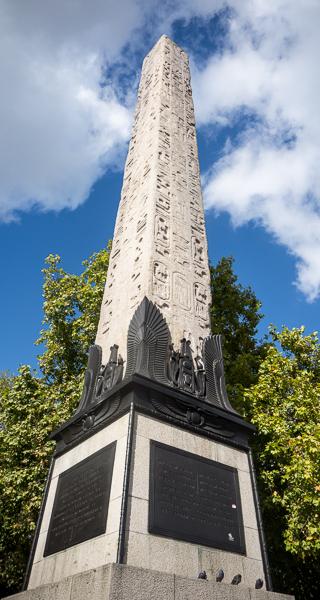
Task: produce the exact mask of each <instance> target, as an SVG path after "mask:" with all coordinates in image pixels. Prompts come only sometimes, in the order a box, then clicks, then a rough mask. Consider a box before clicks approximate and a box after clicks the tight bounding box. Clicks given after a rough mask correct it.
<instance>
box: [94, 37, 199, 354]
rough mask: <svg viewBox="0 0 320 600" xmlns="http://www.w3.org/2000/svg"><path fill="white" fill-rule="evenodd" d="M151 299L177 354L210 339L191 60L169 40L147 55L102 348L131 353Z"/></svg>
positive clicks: (109, 283) (106, 297)
mask: <svg viewBox="0 0 320 600" xmlns="http://www.w3.org/2000/svg"><path fill="white" fill-rule="evenodd" d="M144 296H147V297H148V298H149V300H151V301H152V302H154V303H155V304H156V305H157V306H158V307H159V309H160V310H161V312H162V314H163V316H164V317H165V318H166V320H167V323H168V326H169V329H170V331H171V334H172V338H173V341H174V344H175V347H176V349H178V348H179V343H180V340H181V338H183V337H185V338H187V339H190V340H191V342H192V348H193V350H194V352H196V350H197V347H198V346H199V343H200V344H201V340H202V339H203V338H204V337H205V336H206V335H208V334H209V311H208V308H209V304H210V288H209V268H208V256H207V240H206V233H205V225H204V213H203V204H202V195H201V186H200V175H199V163H198V148H197V140H196V131H195V119H194V110H193V102H192V94H191V85H190V71H189V65H188V57H187V55H186V54H185V52H183V50H181V48H179V47H178V46H176V44H174V43H173V42H172V41H171V40H170V39H169V38H168V37H166V36H162V37H161V38H160V40H159V41H158V43H157V44H156V45H155V46H154V48H153V49H152V50H151V52H150V53H149V54H148V55H147V56H146V58H145V60H144V63H143V69H142V75H141V81H140V87H139V93H138V102H137V108H136V114H135V121H134V125H133V131H132V138H131V142H130V146H129V152H128V157H127V162H126V166H125V172H124V180H123V187H122V193H121V201H120V205H119V211H118V216H117V221H116V226H115V232H114V242H113V247H112V255H111V258H110V265H109V270H108V280H107V283H106V288H105V293H104V298H103V302H102V307H101V315H100V322H99V327H98V333H97V338H96V343H97V344H99V345H100V346H101V347H102V351H103V361H104V362H106V361H107V359H108V355H109V347H110V346H111V345H113V344H117V345H118V346H119V352H120V353H121V354H122V356H125V354H126V343H127V332H128V326H129V322H130V320H131V317H132V315H133V313H134V312H135V310H136V308H137V307H138V305H139V304H140V302H141V301H142V300H143V298H144Z"/></svg>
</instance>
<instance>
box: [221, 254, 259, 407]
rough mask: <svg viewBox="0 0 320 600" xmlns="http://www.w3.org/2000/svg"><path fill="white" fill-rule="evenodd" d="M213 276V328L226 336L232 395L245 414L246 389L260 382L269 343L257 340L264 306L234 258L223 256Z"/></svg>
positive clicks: (232, 398) (225, 362)
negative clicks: (246, 283)
mask: <svg viewBox="0 0 320 600" xmlns="http://www.w3.org/2000/svg"><path fill="white" fill-rule="evenodd" d="M210 274H211V293H212V307H211V329H212V333H220V334H222V335H223V341H224V345H223V356H224V366H225V372H226V382H227V390H228V395H229V398H230V401H231V404H232V406H233V407H234V408H235V409H237V410H238V411H239V412H241V413H242V412H243V393H244V389H245V388H247V387H249V386H250V385H252V384H253V383H255V382H256V381H257V378H258V370H259V365H260V362H261V360H262V358H263V356H264V355H265V352H266V348H267V344H266V343H261V342H258V341H257V337H256V336H257V327H258V325H259V322H260V320H261V319H262V317H263V315H262V313H261V312H260V308H261V303H260V302H259V300H258V299H257V297H256V295H255V293H254V292H253V290H252V289H251V288H250V287H243V286H242V285H241V283H239V281H238V278H237V276H236V274H235V273H234V271H233V258H232V257H231V256H229V257H222V258H221V260H220V261H219V262H218V263H217V265H216V266H211V267H210Z"/></svg>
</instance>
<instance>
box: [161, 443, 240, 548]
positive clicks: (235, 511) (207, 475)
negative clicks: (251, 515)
mask: <svg viewBox="0 0 320 600" xmlns="http://www.w3.org/2000/svg"><path fill="white" fill-rule="evenodd" d="M150 459H151V460H150V500H149V532H150V533H154V534H158V535H164V536H166V537H170V538H173V539H178V540H185V541H188V542H192V543H195V544H202V545H204V546H210V547H212V548H220V549H222V550H228V551H230V552H236V553H238V554H245V541H244V528H243V520H242V510H241V502H240V490H239V482H238V473H237V470H236V469H233V468H232V467H229V466H227V465H223V464H221V463H218V462H215V461H213V460H208V459H206V458H202V457H200V456H197V455H195V454H191V453H190V452H184V451H183V450H179V449H178V448H173V447H172V446H166V445H164V444H160V443H158V442H154V441H152V442H151V449H150Z"/></svg>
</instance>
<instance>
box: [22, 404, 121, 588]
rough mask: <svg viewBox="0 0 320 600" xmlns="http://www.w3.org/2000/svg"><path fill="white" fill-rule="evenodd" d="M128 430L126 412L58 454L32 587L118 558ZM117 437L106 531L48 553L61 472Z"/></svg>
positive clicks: (37, 550) (41, 530)
mask: <svg viewBox="0 0 320 600" xmlns="http://www.w3.org/2000/svg"><path fill="white" fill-rule="evenodd" d="M127 430H128V415H124V416H123V417H121V418H120V419H118V420H117V421H115V422H114V423H112V424H110V425H109V426H108V427H105V428H104V429H102V430H101V431H98V432H97V433H96V434H95V435H93V436H91V437H90V438H88V439H87V440H84V442H83V443H81V444H79V445H78V446H76V447H75V448H73V449H71V450H70V451H69V452H66V453H65V454H63V455H62V456H60V457H58V458H56V460H55V465H54V469H53V476H52V479H51V482H50V486H49V493H48V498H47V502H46V507H45V511H44V515H43V519H42V523H41V528H40V534H39V537H38V541H37V547H36V550H35V555H34V560H33V565H32V569H31V573H30V579H29V583H28V587H29V588H36V587H37V586H39V585H43V584H49V583H53V582H58V581H60V580H61V579H63V578H65V577H68V576H69V575H74V574H76V573H82V572H83V571H87V570H89V569H93V568H95V567H100V566H102V565H105V564H107V563H112V562H114V561H115V560H116V558H117V548H118V536H119V523H120V512H121V497H122V488H123V474H124V466H125V455H126V443H127ZM115 441H116V442H117V445H116V452H115V461H114V469H113V478H112V484H111V492H110V502H109V510H108V518H107V524H106V531H105V533H103V534H102V535H99V536H97V537H93V538H91V539H89V540H87V541H84V542H82V543H80V544H76V545H74V546H72V547H70V548H67V549H66V550H62V551H61V552H57V553H56V554H53V555H51V556H46V557H44V556H43V550H44V546H45V542H46V537H47V533H48V526H49V522H50V516H51V511H52V506H53V501H54V496H55V492H56V485H57V480H58V476H59V475H60V474H61V473H63V472H64V471H65V470H66V469H69V468H70V467H72V466H74V465H76V464H78V463H79V462H80V461H81V460H83V459H84V458H85V457H87V456H90V455H91V454H93V453H94V452H96V451H97V450H100V449H101V448H104V447H105V446H107V445H109V444H110V443H112V442H115Z"/></svg>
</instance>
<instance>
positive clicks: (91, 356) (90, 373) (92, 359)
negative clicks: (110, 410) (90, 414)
mask: <svg viewBox="0 0 320 600" xmlns="http://www.w3.org/2000/svg"><path fill="white" fill-rule="evenodd" d="M101 359H102V350H101V347H100V346H98V344H94V345H93V346H90V348H89V353H88V366H87V368H86V371H85V374H84V384H83V390H82V396H81V398H80V402H79V406H78V408H77V410H76V414H77V413H79V412H82V411H84V410H86V409H88V408H90V406H91V405H92V404H93V403H94V395H95V387H96V382H97V377H98V375H99V371H100V369H101Z"/></svg>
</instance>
